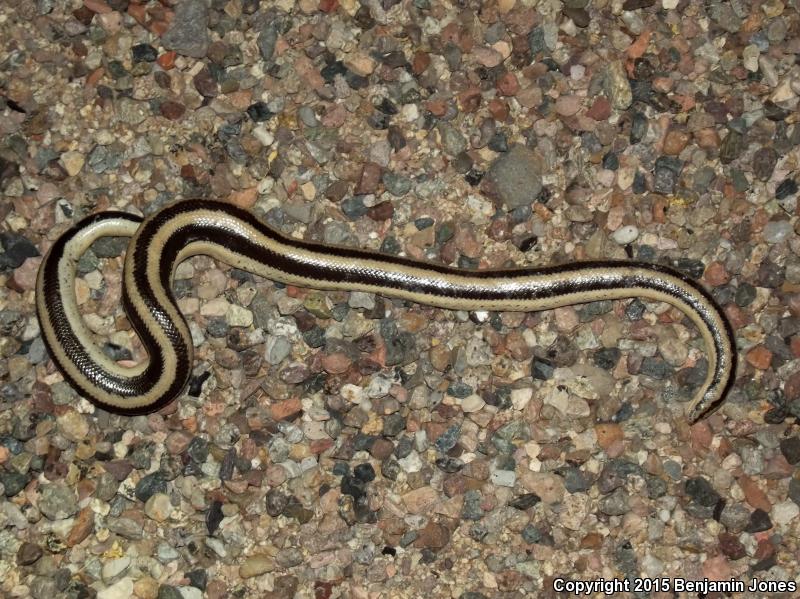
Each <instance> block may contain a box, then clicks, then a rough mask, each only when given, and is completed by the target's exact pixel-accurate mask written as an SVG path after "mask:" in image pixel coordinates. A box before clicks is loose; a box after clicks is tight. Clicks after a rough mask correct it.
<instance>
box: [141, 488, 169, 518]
mask: <svg viewBox="0 0 800 599" xmlns="http://www.w3.org/2000/svg"><path fill="white" fill-rule="evenodd" d="M171 512H172V505H171V502H170V499H169V495H166V494H164V493H155V494H153V495H151V496H150V498H149V499H148V500H147V501H146V502H145V504H144V513H145V514H146V515H147V517H148V518H151V519H153V520H155V521H156V522H164V521H165V520H166V519H167V518H169V515H170V513H171Z"/></svg>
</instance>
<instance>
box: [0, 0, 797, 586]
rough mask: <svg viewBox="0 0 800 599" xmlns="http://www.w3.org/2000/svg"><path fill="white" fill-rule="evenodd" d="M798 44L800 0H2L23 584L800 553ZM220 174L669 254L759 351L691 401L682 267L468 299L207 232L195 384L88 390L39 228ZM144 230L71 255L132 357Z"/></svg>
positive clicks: (273, 189) (263, 189) (87, 309)
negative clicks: (698, 413) (169, 393)
mask: <svg viewBox="0 0 800 599" xmlns="http://www.w3.org/2000/svg"><path fill="white" fill-rule="evenodd" d="M798 53H800V15H799V14H798V2H797V0H786V1H785V2H784V1H781V0H765V1H761V0H752V1H751V0H733V1H731V2H727V1H724V2H723V1H721V0H707V1H705V2H690V1H688V0H610V1H609V0H563V2H562V1H559V0H496V1H489V2H485V3H484V2H478V1H475V0H463V1H461V2H452V3H451V2H442V1H440V0H401V1H399V0H361V3H359V2H358V1H357V0H298V1H294V0H276V1H274V2H266V1H263V2H259V1H258V0H209V1H208V2H206V1H205V0H180V1H178V2H173V1H172V0H161V1H160V2H157V1H147V0H141V1H139V2H129V1H128V0H83V2H82V3H81V1H80V0H63V1H60V2H57V1H55V0H36V1H31V2H11V3H9V2H2V3H0V192H2V197H3V200H2V202H1V203H0V218H1V219H2V224H1V225H0V229H1V230H2V233H0V242H2V249H3V252H2V253H0V281H1V282H2V286H0V335H1V336H0V375H1V377H0V595H2V596H3V597H15V598H16V597H33V598H35V599H43V598H46V599H52V598H54V597H68V598H74V599H77V598H89V597H95V596H96V597H97V598H98V599H115V598H127V597H132V596H133V597H138V598H141V599H152V598H156V597H157V598H158V599H180V598H183V599H197V598H200V597H208V598H221V597H274V598H284V597H285V598H291V597H298V598H314V599H324V598H328V597H333V598H335V597H353V598H378V597H381V598H383V597H423V596H424V597H431V598H438V597H447V598H450V597H452V598H461V599H481V598H493V597H499V598H515V597H523V596H537V597H548V596H554V592H553V590H552V589H553V581H554V579H556V578H558V577H570V578H574V579H578V580H592V579H598V578H601V577H603V578H606V579H612V578H620V579H622V578H628V579H632V578H638V577H648V578H655V577H666V578H668V579H673V580H674V579H675V578H677V577H687V578H692V579H703V578H709V579H718V580H728V579H730V578H735V579H737V580H742V581H749V580H750V579H752V578H754V577H755V578H758V579H760V580H763V579H766V580H774V581H781V580H785V581H797V580H800V571H798V569H797V563H798V559H800V541H799V540H798V539H799V538H800V535H799V533H800V517H798V515H800V507H799V506H800V469H798V468H797V464H798V463H800V435H799V434H798V417H800V235H798V233H800V226H799V224H798V223H800V218H799V217H800V206H798V179H799V178H800V174H799V173H798V162H800V150H799V149H798V148H799V147H800V119H798V114H799V113H798V94H800V63H798ZM193 196H195V197H197V196H201V197H213V198H225V199H227V200H229V201H230V202H233V203H235V204H238V205H240V206H245V207H247V208H249V209H251V210H253V211H254V212H255V213H256V214H258V215H260V216H261V217H262V218H263V219H264V220H265V221H266V222H268V223H270V224H271V225H272V226H274V227H276V228H278V229H280V230H282V231H284V232H285V233H287V234H290V235H292V236H295V237H298V238H303V239H309V240H320V241H325V242H327V243H334V244H344V245H351V246H358V247H364V248H373V249H381V250H383V251H385V252H389V253H393V254H402V255H406V256H410V257H414V258H419V259H428V260H433V261H435V262H440V263H446V264H453V265H458V266H461V267H464V268H476V267H477V268H491V267H502V266H509V265H526V264H528V265H529V264H540V265H545V264H558V263H564V262H572V261H578V260H587V259H604V258H621V259H625V258H626V257H627V258H635V259H638V260H642V261H647V262H656V263H664V264H669V265H672V266H674V267H676V268H678V269H680V270H682V271H684V272H686V273H687V274H689V275H690V276H692V277H694V278H696V279H698V280H699V281H701V282H702V283H703V284H704V285H705V286H706V287H707V288H708V289H710V290H711V292H712V293H713V295H714V296H715V297H716V299H717V300H718V301H719V303H720V304H721V305H722V306H724V308H725V311H726V313H727V314H728V317H729V318H730V320H731V323H732V325H733V327H734V329H735V331H736V337H737V343H738V348H739V364H740V367H739V374H738V380H737V384H736V385H735V388H734V389H733V390H732V392H731V393H730V395H729V397H728V400H727V401H726V403H725V404H724V406H723V407H722V409H721V410H719V411H718V412H717V413H716V414H714V415H713V416H711V417H710V418H708V419H706V420H704V421H702V422H700V423H698V424H696V425H694V426H689V425H688V424H687V422H686V420H685V417H684V414H685V412H686V407H687V401H688V400H689V399H690V398H691V396H692V393H693V390H694V389H695V388H696V387H697V385H698V384H699V383H700V382H701V381H702V380H703V377H704V374H705V371H706V367H707V362H706V358H705V356H704V351H703V346H702V343H701V340H700V339H699V337H698V333H697V331H696V330H695V329H694V328H693V327H692V326H691V324H690V323H689V322H688V321H687V320H686V319H685V318H684V317H683V316H682V315H681V314H680V313H679V312H676V311H675V310H674V309H670V308H668V307H667V306H665V305H661V304H656V303H649V302H643V301H639V300H634V301H624V302H616V301H615V302H611V301H604V302H597V303H593V304H588V305H583V306H575V307H569V308H563V309H559V310H555V311H550V312H542V313H535V314H517V313H475V314H467V313H457V312H448V311H444V310H435V309H431V308H426V307H421V306H417V305H413V304H407V303H404V302H399V301H391V300H388V299H385V298H381V297H375V296H372V295H368V294H363V293H350V294H348V293H328V294H321V293H318V292H315V291H312V290H307V289H298V288H293V287H284V286H280V285H275V284H273V283H271V282H269V281H264V280H261V279H257V278H255V277H253V276H251V275H249V274H247V273H243V272H240V271H236V270H232V269H231V268H230V267H228V266H226V265H224V264H217V263H215V262H214V261H212V260H211V259H209V258H206V257H196V258H193V259H191V260H189V261H187V262H186V263H184V264H182V265H181V266H180V267H179V268H178V270H177V273H176V277H175V283H174V291H175V294H176V296H177V297H178V298H179V304H180V306H181V308H182V310H183V311H184V313H185V314H186V315H187V319H188V321H189V322H190V326H191V332H192V335H193V338H194V343H195V346H196V361H195V367H196V368H195V371H194V377H193V379H192V382H191V385H190V386H189V389H188V392H187V394H186V395H185V396H184V397H182V398H181V399H180V401H178V402H175V403H173V404H172V405H171V406H168V407H167V408H165V409H163V410H162V411H160V412H158V413H156V414H151V415H149V416H141V417H135V418H126V417H119V416H115V415H111V414H108V413H105V412H103V411H100V410H95V409H94V408H93V406H92V405H91V404H89V403H88V402H87V401H86V400H84V399H81V398H80V397H78V396H77V395H76V394H75V392H74V391H73V390H72V389H71V388H70V387H69V386H68V385H67V384H66V383H65V382H64V381H63V379H62V377H61V376H60V374H59V373H58V372H57V371H56V370H55V368H54V366H53V364H52V362H51V361H50V360H49V359H48V356H47V352H46V350H45V348H44V346H43V343H42V339H41V337H40V332H39V327H38V324H37V321H36V317H35V315H34V311H33V293H34V291H33V288H34V278H35V274H36V271H37V268H38V266H39V264H40V262H41V254H42V253H44V252H45V251H46V250H47V248H48V247H49V246H50V244H51V243H52V242H53V241H54V240H55V239H56V238H57V236H58V235H59V234H60V233H62V232H63V231H64V230H65V229H67V228H68V227H69V226H70V224H71V223H73V222H75V221H76V220H77V219H78V218H80V217H82V216H84V215H86V214H89V213H92V212H95V211H100V210H107V209H112V208H113V209H122V210H126V211H130V212H135V213H137V214H149V213H152V212H153V211H154V210H156V209H158V208H159V207H161V206H164V205H167V204H169V203H170V202H172V201H173V200H175V199H178V198H183V197H193ZM125 247H126V241H125V240H124V239H121V240H120V239H106V240H102V241H101V242H98V243H97V244H95V246H93V248H92V249H91V250H90V251H89V252H88V253H87V254H86V255H85V256H84V258H83V259H82V261H81V263H80V265H79V271H80V276H79V278H78V280H77V282H76V293H77V296H78V301H79V303H80V305H81V309H82V311H83V313H84V314H85V317H86V321H87V323H88V325H89V327H90V328H91V329H92V330H93V332H94V333H96V336H97V341H98V343H99V344H100V345H101V346H102V347H103V348H104V351H105V352H106V353H108V354H109V355H110V356H112V357H113V358H114V359H116V360H120V361H121V362H122V363H127V364H130V363H132V362H136V361H139V360H142V359H144V358H145V356H144V354H143V351H142V348H141V345H140V344H139V342H138V340H137V338H136V336H135V334H134V333H133V332H132V331H131V330H130V326H129V324H128V323H127V321H126V319H125V316H124V314H123V312H122V310H121V308H120V305H119V304H120V302H119V298H120V285H119V283H120V273H121V271H120V268H121V263H122V261H121V258H120V256H121V255H122V254H123V252H124V250H125ZM625 595H628V596H630V595H636V596H640V597H653V598H659V597H661V598H667V597H673V596H674V595H673V593H672V592H642V593H627V594H625V593H621V594H619V596H625ZM791 595H792V593H784V595H783V596H787V597H788V596H791ZM685 596H694V597H696V596H698V595H697V593H694V594H692V595H685ZM722 596H723V595H722V594H719V593H711V594H708V595H706V597H709V598H715V597H722ZM740 596H744V597H763V596H781V595H779V594H770V593H767V594H764V593H758V592H756V593H745V594H744V595H740Z"/></svg>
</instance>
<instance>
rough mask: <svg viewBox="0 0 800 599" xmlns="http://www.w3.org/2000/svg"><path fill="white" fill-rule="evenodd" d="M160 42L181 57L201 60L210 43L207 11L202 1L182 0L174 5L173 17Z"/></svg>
mask: <svg viewBox="0 0 800 599" xmlns="http://www.w3.org/2000/svg"><path fill="white" fill-rule="evenodd" d="M161 42H162V43H163V44H164V47H165V48H167V49H168V50H175V52H177V53H178V54H182V55H183V56H190V57H192V58H203V57H204V56H205V55H206V52H207V51H208V46H209V43H210V39H209V35H208V9H207V8H206V3H205V2H203V0H183V1H182V2H180V3H179V4H177V5H176V8H175V16H174V17H173V19H172V23H171V24H170V28H169V30H168V31H167V32H166V33H165V34H164V35H163V36H162V38H161Z"/></svg>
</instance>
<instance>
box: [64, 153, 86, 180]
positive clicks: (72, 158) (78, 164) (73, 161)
mask: <svg viewBox="0 0 800 599" xmlns="http://www.w3.org/2000/svg"><path fill="white" fill-rule="evenodd" d="M85 162H86V158H85V157H84V155H83V154H81V153H80V152H64V153H63V154H62V155H61V165H62V166H63V167H64V170H65V171H67V175H68V176H70V177H75V176H76V175H77V174H78V173H80V172H81V170H82V169H83V165H84V164H85Z"/></svg>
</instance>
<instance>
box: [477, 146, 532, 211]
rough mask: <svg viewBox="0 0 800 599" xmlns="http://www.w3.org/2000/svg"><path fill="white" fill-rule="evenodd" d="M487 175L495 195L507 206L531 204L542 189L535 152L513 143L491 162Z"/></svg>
mask: <svg viewBox="0 0 800 599" xmlns="http://www.w3.org/2000/svg"><path fill="white" fill-rule="evenodd" d="M487 177H488V178H489V179H490V180H491V181H492V182H493V184H494V187H495V189H496V192H497V195H498V197H499V198H500V200H502V201H503V202H504V203H505V204H506V205H507V206H508V207H510V208H517V207H519V206H524V205H527V204H531V203H532V202H533V201H534V200H535V198H536V196H538V195H539V193H540V192H541V190H542V178H541V175H540V174H539V163H538V159H537V156H536V154H534V153H533V152H532V151H531V150H528V149H527V148H525V147H523V146H519V145H515V146H513V147H511V148H510V149H509V151H508V152H506V153H504V154H501V155H499V156H498V157H497V158H496V159H495V161H494V162H493V163H492V165H491V167H490V168H489V171H488V172H487Z"/></svg>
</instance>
